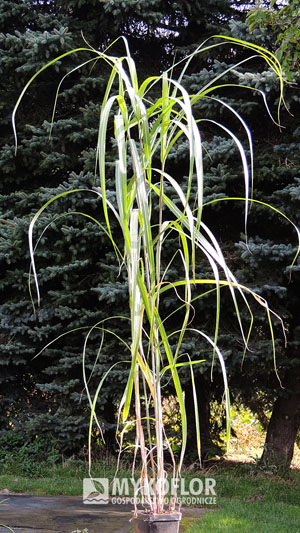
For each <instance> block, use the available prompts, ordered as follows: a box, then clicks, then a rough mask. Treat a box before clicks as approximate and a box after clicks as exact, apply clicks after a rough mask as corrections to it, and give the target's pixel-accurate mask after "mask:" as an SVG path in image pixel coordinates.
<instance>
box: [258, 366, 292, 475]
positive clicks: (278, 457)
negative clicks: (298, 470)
mask: <svg viewBox="0 0 300 533" xmlns="http://www.w3.org/2000/svg"><path fill="white" fill-rule="evenodd" d="M284 385H285V389H284V390H283V391H282V394H281V395H280V396H279V397H278V398H277V400H276V402H275V404H274V408H273V412H272V416H271V420H270V423H269V426H268V431H267V436H266V441H265V446H264V452H263V455H262V458H261V462H262V463H267V464H269V465H271V464H272V465H276V466H286V467H289V466H290V464H291V461H292V459H293V453H294V445H295V440H296V437H297V433H298V430H299V429H300V367H298V368H296V369H295V368H291V369H290V370H289V371H288V372H287V374H286V379H285V384H284Z"/></svg>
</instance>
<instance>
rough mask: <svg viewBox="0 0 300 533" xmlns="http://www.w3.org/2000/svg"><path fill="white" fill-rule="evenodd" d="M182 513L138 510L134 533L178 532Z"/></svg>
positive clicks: (134, 521) (134, 519)
mask: <svg viewBox="0 0 300 533" xmlns="http://www.w3.org/2000/svg"><path fill="white" fill-rule="evenodd" d="M181 517H182V514H181V513H177V512H173V513H163V514H151V513H143V512H142V511H139V512H138V516H137V517H134V518H133V524H134V533H178V531H179V523H180V520H181Z"/></svg>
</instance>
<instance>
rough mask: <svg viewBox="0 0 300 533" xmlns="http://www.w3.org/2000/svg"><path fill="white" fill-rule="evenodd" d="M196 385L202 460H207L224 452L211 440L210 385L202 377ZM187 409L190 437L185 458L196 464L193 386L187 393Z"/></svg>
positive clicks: (197, 378) (188, 437)
mask: <svg viewBox="0 0 300 533" xmlns="http://www.w3.org/2000/svg"><path fill="white" fill-rule="evenodd" d="M195 385H196V390H197V398H198V407H199V422H200V442H201V459H202V460H205V459H208V458H210V457H213V456H214V455H221V454H222V453H223V452H222V449H221V448H220V447H219V446H217V445H216V444H214V443H213V441H212V438H211V423H210V416H211V413H210V383H207V381H206V380H205V379H204V378H203V376H201V375H200V376H197V377H196V378H195ZM185 407H186V412H187V418H188V420H187V423H188V428H187V429H188V435H187V445H186V454H185V456H186V459H187V460H188V461H189V462H194V461H197V459H198V451H197V437H196V423H195V410H194V397H193V390H192V387H191V386H190V387H187V388H186V391H185Z"/></svg>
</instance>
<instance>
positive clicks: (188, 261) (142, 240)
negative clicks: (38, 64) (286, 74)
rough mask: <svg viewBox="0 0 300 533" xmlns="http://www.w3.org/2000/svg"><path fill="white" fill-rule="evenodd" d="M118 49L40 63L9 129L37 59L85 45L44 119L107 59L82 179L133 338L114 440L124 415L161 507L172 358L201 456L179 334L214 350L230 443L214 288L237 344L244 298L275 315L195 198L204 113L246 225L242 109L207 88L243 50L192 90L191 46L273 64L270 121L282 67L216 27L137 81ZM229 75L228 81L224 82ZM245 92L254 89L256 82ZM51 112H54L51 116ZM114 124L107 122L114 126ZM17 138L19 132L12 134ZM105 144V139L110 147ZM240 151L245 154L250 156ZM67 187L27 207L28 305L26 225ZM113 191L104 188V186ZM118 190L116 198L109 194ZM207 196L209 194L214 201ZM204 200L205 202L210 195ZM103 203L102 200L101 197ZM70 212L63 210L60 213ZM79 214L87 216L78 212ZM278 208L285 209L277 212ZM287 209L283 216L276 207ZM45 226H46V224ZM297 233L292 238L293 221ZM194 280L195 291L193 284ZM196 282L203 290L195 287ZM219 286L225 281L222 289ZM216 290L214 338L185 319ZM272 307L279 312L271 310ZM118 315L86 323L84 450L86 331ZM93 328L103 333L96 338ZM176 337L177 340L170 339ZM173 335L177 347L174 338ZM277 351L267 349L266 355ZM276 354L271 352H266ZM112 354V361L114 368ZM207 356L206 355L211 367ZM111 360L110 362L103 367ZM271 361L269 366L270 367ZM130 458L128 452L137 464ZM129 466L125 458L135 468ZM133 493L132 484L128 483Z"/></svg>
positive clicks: (201, 178)
mask: <svg viewBox="0 0 300 533" xmlns="http://www.w3.org/2000/svg"><path fill="white" fill-rule="evenodd" d="M123 41H124V49H125V53H124V56H123V57H115V56H114V55H111V54H110V53H109V52H110V50H109V49H108V50H107V51H106V52H105V53H103V52H99V51H98V50H95V49H93V48H92V47H90V46H88V47H85V48H78V49H75V50H71V51H69V52H67V53H65V54H63V55H61V56H59V57H57V58H55V59H53V60H52V61H50V62H49V63H48V64H47V65H45V66H44V67H43V68H42V69H41V70H39V72H37V73H36V74H35V75H34V76H33V77H32V78H31V79H30V80H29V82H28V83H27V85H26V86H25V88H24V90H23V91H22V93H21V95H20V97H19V99H18V101H17V104H16V106H15V109H14V112H13V127H14V132H15V136H16V127H15V115H16V111H17V109H18V107H19V105H20V103H21V100H22V98H23V97H24V94H25V92H26V91H27V89H28V87H29V86H30V85H31V84H32V83H33V82H34V80H35V78H36V77H37V76H38V75H39V74H40V73H41V72H43V71H44V70H45V69H47V68H49V67H51V66H52V65H55V63H56V62H57V61H61V60H63V59H64V58H66V57H67V56H69V55H71V54H80V53H84V54H86V53H89V54H90V56H91V57H90V59H88V60H85V61H84V63H82V64H81V65H79V66H78V67H76V68H75V69H73V70H71V71H70V72H69V73H68V74H67V75H66V76H64V78H63V79H62V80H61V82H60V84H59V87H58V91H57V94H56V100H55V105H54V110H53V117H54V114H55V108H56V104H57V97H58V93H59V90H60V88H61V84H62V83H63V82H64V80H65V78H66V77H67V76H68V75H69V74H72V73H73V72H74V70H77V69H78V68H80V66H84V65H87V64H91V65H93V66H94V65H95V66H97V64H98V63H100V62H104V63H105V65H106V67H108V68H109V72H110V74H109V75H108V80H107V85H106V91H105V94H104V97H103V101H102V104H101V113H100V117H99V131H98V142H97V147H96V171H95V187H93V188H92V189H87V190H86V194H87V195H96V196H97V197H98V198H99V209H100V210H101V212H102V215H103V217H104V222H103V223H100V222H99V221H98V220H96V219H95V218H93V221H94V222H95V224H98V225H99V226H101V228H102V230H103V231H105V233H106V235H107V239H108V240H109V241H110V242H111V243H112V245H113V248H114V250H115V254H116V258H117V260H118V261H119V263H120V266H122V267H124V268H126V271H127V277H128V305H129V309H130V319H131V339H119V340H120V341H121V342H122V343H123V345H124V347H125V348H126V350H127V351H128V358H127V359H128V361H127V363H128V365H129V370H128V379H127V384H126V387H125V390H124V394H123V396H122V398H121V399H120V404H119V412H118V427H119V441H120V449H121V448H122V440H123V436H124V433H125V432H126V430H127V429H128V427H129V426H131V425H132V424H133V423H134V424H135V429H136V439H135V454H134V457H135V459H136V456H137V454H138V453H139V454H140V459H141V461H140V462H141V465H142V466H141V470H140V480H141V481H140V489H139V491H140V492H142V493H143V496H144V499H145V502H146V505H147V506H148V509H149V510H150V511H151V512H153V513H163V512H164V509H165V506H164V497H165V492H164V488H165V479H166V464H165V463H166V460H165V452H166V451H167V454H168V457H171V462H172V463H173V464H172V472H173V476H174V477H175V476H179V475H180V471H181V468H182V463H183V458H184V454H185V448H186V442H187V414H186V408H185V401H184V391H183V383H182V379H181V377H180V369H181V367H187V368H188V369H189V372H190V376H191V386H192V388H193V396H194V415H195V420H196V442H197V449H198V454H199V458H200V454H201V450H200V425H199V408H200V409H201V406H198V402H197V390H196V387H195V384H194V370H193V369H194V365H196V364H201V362H202V361H203V360H202V359H199V360H194V359H193V360H191V358H190V356H189V354H186V353H182V351H183V350H182V345H183V341H184V338H185V335H186V334H187V333H188V332H190V331H193V332H194V333H196V334H197V335H199V336H201V337H202V338H204V339H205V341H206V342H207V345H208V346H210V347H211V353H212V360H213V361H214V360H215V358H217V359H218V360H219V364H220V366H221V370H222V375H223V381H224V398H225V405H226V418H227V442H228V441H229V436H230V400H229V390H228V383H227V376H226V369H225V362H224V359H223V357H222V354H221V352H220V350H219V347H218V332H219V319H220V306H221V293H222V291H221V289H222V288H224V287H226V288H227V290H228V291H229V292H230V295H231V298H232V304H233V308H234V310H235V312H236V316H237V320H238V323H239V328H240V331H241V335H242V338H243V342H244V346H245V350H247V345H248V341H249V337H250V334H251V329H252V324H253V315H252V311H251V307H250V303H249V301H248V299H249V297H253V298H254V299H255V301H256V302H258V303H259V304H261V305H262V306H263V307H264V309H265V311H266V315H267V320H268V321H269V325H270V332H271V337H272V342H273V348H274V354H275V347H274V346H275V345H274V336H273V329H272V321H271V316H272V314H273V315H274V314H275V313H273V311H271V310H270V309H269V307H268V303H267V302H266V300H265V299H264V298H263V297H262V296H260V295H258V294H255V293H254V292H253V291H252V290H251V289H250V288H248V287H245V286H242V285H241V284H239V282H238V281H237V279H236V278H235V276H234V274H233V272H232V271H231V270H230V268H229V267H228V265H227V263H226V260H225V258H224V255H223V253H222V250H221V248H220V246H219V244H218V242H217V240H216V238H215V236H214V233H213V231H212V229H211V228H210V227H208V226H207V224H206V223H205V222H204V220H203V211H204V208H205V204H204V201H203V186H204V182H205V169H204V167H203V146H202V140H201V128H202V126H203V125H204V124H205V123H209V124H210V126H212V125H213V126H215V127H216V129H218V130H221V131H222V132H225V133H226V134H227V135H228V136H229V137H230V138H231V139H233V141H234V143H235V146H236V149H237V151H238V153H239V154H240V160H241V174H242V175H243V181H244V188H245V195H244V198H236V200H244V205H245V228H246V226H247V217H248V209H249V205H250V204H251V202H254V201H255V200H254V199H253V198H252V196H251V189H252V182H253V152H252V142H251V133H250V131H249V129H248V127H247V125H246V123H245V122H244V120H243V118H242V117H241V116H240V115H239V114H238V113H237V111H236V110H235V109H234V108H233V107H231V106H230V105H229V104H228V103H225V102H222V101H221V100H220V99H219V98H218V97H217V96H214V92H215V91H216V90H217V89H220V88H222V87H228V84H225V83H223V82H222V77H223V76H225V75H226V76H227V75H228V74H230V71H232V70H233V69H236V68H238V67H239V66H240V65H242V64H244V63H245V62H246V61H247V60H243V61H240V62H239V63H237V64H235V65H233V66H232V67H229V68H228V69H227V70H225V71H224V72H223V73H222V74H219V75H217V76H216V77H215V79H214V80H212V81H210V82H209V83H207V84H206V85H205V86H204V87H202V89H201V90H200V91H199V92H198V93H196V94H189V93H188V92H187V91H186V89H185V88H184V85H183V78H184V75H185V73H186V71H187V69H188V67H189V65H190V63H191V61H192V60H193V58H195V57H196V56H198V55H199V54H201V53H204V52H205V53H206V54H207V53H209V51H210V50H212V49H214V48H215V47H218V46H230V47H232V46H243V47H246V48H248V49H249V51H250V52H251V55H250V56H249V58H248V59H252V58H253V57H256V58H257V57H260V58H261V59H262V60H263V61H265V62H266V64H267V66H268V67H269V68H270V69H272V71H273V72H274V75H275V76H277V78H278V84H279V106H278V115H277V118H276V120H275V119H273V120H274V122H277V123H279V109H280V106H281V104H282V102H283V77H282V72H281V67H280V64H279V62H278V60H277V59H276V57H275V56H274V55H273V54H272V53H270V52H268V51H267V50H265V49H263V48H261V47H259V46H256V45H254V44H250V43H246V42H243V41H239V40H237V39H232V38H228V37H222V36H215V37H214V38H213V40H212V41H206V42H205V43H203V44H201V45H200V46H199V47H198V48H197V50H195V51H194V52H193V53H192V54H191V55H189V56H188V57H186V58H185V59H184V60H182V61H180V62H179V63H178V64H177V65H175V66H174V67H173V68H172V69H170V70H167V71H166V72H163V73H162V74H160V75H158V76H151V77H149V78H147V79H145V80H144V81H143V82H142V83H140V82H139V80H138V75H137V71H136V65H135V62H134V60H133V58H132V57H131V55H130V50H129V47H128V43H127V41H126V40H125V39H123ZM179 68H180V69H181V71H180V75H179V77H177V78H175V77H174V75H173V72H175V71H177V72H178V69H179ZM230 85H231V86H235V85H236V84H234V83H233V84H229V86H230ZM247 88H248V89H249V90H255V91H258V89H251V88H250V87H247ZM258 92H260V93H261V96H262V98H263V99H264V102H265V105H266V108H267V110H268V112H269V114H270V115H271V113H270V111H269V108H268V105H267V102H266V98H265V95H264V94H263V92H261V91H258ZM204 98H205V99H206V100H207V101H208V102H210V101H213V102H214V103H216V102H218V104H219V105H220V106H225V107H226V109H227V110H229V111H230V112H231V113H232V116H233V117H235V119H238V120H239V122H240V126H241V127H242V128H243V130H244V132H245V134H246V136H245V137H246V139H248V141H247V146H246V147H244V146H243V145H242V143H241V141H240V140H239V139H238V138H237V137H236V135H235V134H234V133H233V132H232V131H231V130H230V129H228V128H227V126H225V125H223V124H221V123H219V122H217V121H215V120H212V119H205V118H195V115H194V113H193V108H194V106H195V105H196V104H197V102H198V101H199V100H200V99H204ZM53 117H52V118H53ZM112 125H113V128H112ZM112 129H113V132H114V144H115V146H116V152H117V156H116V160H115V189H114V191H111V190H109V191H108V190H107V163H108V162H109V161H110V160H111V159H108V155H110V153H109V151H110V150H112V149H111V147H110V144H109V143H108V138H109V137H110V136H111V131H112ZM183 139H184V140H185V142H186V143H187V145H188V151H189V158H188V162H187V168H186V177H185V178H184V180H182V181H184V184H183V183H181V184H179V183H178V181H176V179H175V178H174V177H173V176H172V175H171V174H170V172H169V165H168V159H169V157H170V154H171V151H172V150H174V149H176V147H177V145H178V143H179V142H182V141H183ZM16 145H17V136H16ZM108 147H109V148H108ZM246 151H247V152H248V153H249V154H250V155H249V160H248V156H247V155H246ZM82 190H83V189H76V190H72V191H69V190H68V191H65V192H62V193H61V194H59V195H57V196H55V197H54V198H52V199H50V200H49V201H48V202H47V203H45V204H44V205H43V206H42V207H41V208H40V209H39V211H38V212H37V213H36V215H35V216H34V218H33V219H32V221H31V224H30V228H29V247H30V256H31V278H33V280H34V284H35V288H36V293H37V303H38V305H40V292H39V284H38V276H37V270H36V265H35V249H36V246H37V245H38V243H39V240H40V239H41V235H40V236H39V239H38V240H37V241H36V242H35V240H34V228H35V224H36V222H37V220H38V219H39V217H40V216H41V214H42V213H43V212H44V211H45V210H46V209H47V208H48V206H49V205H50V204H51V203H52V202H56V201H58V200H59V199H60V198H62V197H64V196H67V195H69V194H73V195H76V193H77V192H78V191H81V192H82ZM112 192H113V194H112ZM112 198H115V201H114V200H112ZM217 201H218V200H214V201H213V202H217ZM210 203H212V202H210ZM100 204H101V205H100ZM67 214H69V213H64V214H63V215H62V216H66V215H67ZM80 214H81V215H84V216H86V217H88V219H89V220H91V218H92V217H91V216H90V215H89V214H84V213H82V212H80ZM281 215H282V216H284V215H283V214H282V213H281ZM111 217H114V218H115V219H116V220H117V222H118V224H119V227H120V229H121V232H122V237H123V243H122V246H120V243H119V242H117V240H116V237H115V235H114V233H113V230H112V224H111ZM285 218H286V217H285ZM46 229H47V228H45V229H44V231H45V230H46ZM297 232H298V238H299V231H298V230H297ZM174 235H176V236H177V243H178V246H177V249H176V250H174V255H173V257H172V259H171V261H170V262H169V264H168V265H165V263H164V261H163V257H162V256H163V251H164V249H166V247H168V242H169V239H170V238H172V241H173V242H174ZM199 252H200V253H201V254H203V255H204V256H205V258H206V259H207V261H208V263H209V265H210V268H211V272H212V279H199V278H198V277H197V276H196V257H197V254H198V253H199ZM175 259H176V262H177V264H178V259H179V260H180V264H181V272H178V279H177V280H176V281H175V282H170V281H168V271H169V270H170V268H171V267H172V264H174V261H175ZM199 289H202V292H200V293H199ZM203 289H204V290H203ZM223 290H224V289H223ZM209 292H213V293H214V294H215V298H216V316H215V327H214V330H215V332H214V336H213V338H210V337H209V336H208V335H207V334H206V333H205V331H202V330H199V329H198V330H195V329H194V328H193V325H192V319H193V301H194V300H195V299H197V298H201V297H203V296H204V295H205V294H207V293H209ZM170 294H172V296H173V298H174V304H173V305H174V307H173V309H172V312H171V314H170V315H169V316H168V317H166V316H165V315H164V314H163V313H162V311H161V309H162V302H163V298H164V296H165V295H168V296H169V295H170ZM241 302H243V305H245V306H246V308H247V310H248V312H249V317H250V321H249V323H250V327H249V326H247V327H245V326H244V325H243V324H242V320H241V313H240V307H239V306H240V305H241ZM174 316H176V317H177V318H176V323H179V320H181V324H180V326H178V327H176V329H175V330H172V329H171V325H172V320H173V318H174ZM276 316H277V315H276ZM115 318H116V317H107V319H106V320H103V321H101V322H98V323H96V324H95V325H94V326H93V327H90V328H89V329H88V332H87V335H86V338H85V344H84V349H83V379H84V383H85V387H86V391H87V394H88V398H89V402H90V408H91V419H90V430H89V449H90V448H91V440H92V429H93V425H94V423H95V424H96V425H97V426H98V428H99V431H101V422H100V421H99V420H98V418H97V413H96V405H97V401H98V399H99V398H100V397H101V387H102V385H103V382H104V381H105V378H106V377H107V374H108V372H109V371H108V372H107V373H106V374H105V375H104V376H103V378H102V379H101V381H100V383H99V385H98V388H97V390H96V392H95V393H94V394H92V393H91V392H90V390H89V385H88V381H89V380H88V377H87V372H86V365H85V361H86V348H87V345H88V342H89V338H90V336H91V334H92V333H93V332H95V330H98V331H99V332H101V335H102V336H103V338H104V335H114V336H117V337H118V332H116V331H113V330H112V329H110V325H109V324H110V320H112V319H115ZM103 338H102V341H103ZM174 340H176V343H175V342H174ZM102 341H101V343H100V348H99V353H98V354H97V364H99V365H101V346H102ZM174 344H175V345H176V347H175V348H174ZM274 357H275V355H274ZM274 360H275V359H274ZM117 364H118V363H116V362H113V361H112V366H111V369H112V368H114V366H115V365H117ZM212 366H213V365H212ZM111 369H110V370H111ZM275 369H276V366H275ZM166 379H167V380H169V381H171V382H172V384H173V387H174V389H175V391H176V396H177V399H178V404H179V408H180V415H181V453H180V456H179V458H178V460H176V459H175V457H174V454H173V451H172V447H171V445H170V442H169V440H168V435H166V433H165V430H164V424H163V407H162V405H163V391H162V385H163V383H165V382H166ZM135 459H134V462H135ZM134 466H135V465H133V468H134ZM136 495H137V496H139V495H140V494H139V493H137V494H136ZM169 510H171V511H175V510H176V495H175V497H174V499H173V500H172V501H171V503H170V506H169Z"/></svg>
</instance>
